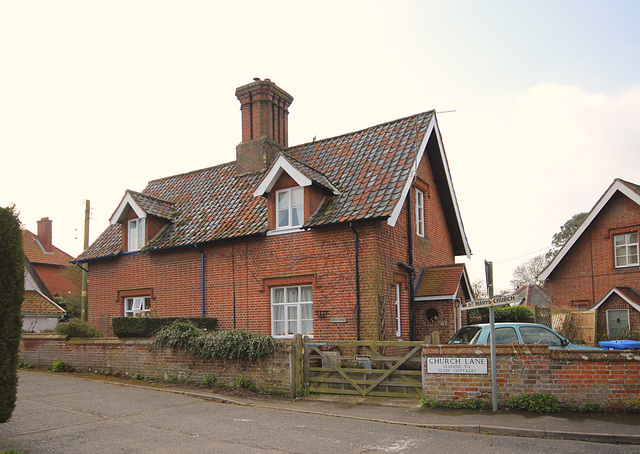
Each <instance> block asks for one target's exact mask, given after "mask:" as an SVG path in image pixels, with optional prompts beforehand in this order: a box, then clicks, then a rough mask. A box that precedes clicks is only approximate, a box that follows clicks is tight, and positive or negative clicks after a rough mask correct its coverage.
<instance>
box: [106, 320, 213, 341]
mask: <svg viewBox="0 0 640 454" xmlns="http://www.w3.org/2000/svg"><path fill="white" fill-rule="evenodd" d="M175 320H183V321H190V322H192V323H193V324H194V325H196V326H197V327H198V328H202V329H206V330H207V331H215V329H216V327H217V326H218V319H217V318H214V317H114V318H113V320H112V321H111V327H112V328H113V334H115V335H116V336H118V337H153V336H154V335H155V334H156V333H157V332H158V331H160V329H162V327H164V326H168V325H171V324H172V323H173V322H174V321H175Z"/></svg>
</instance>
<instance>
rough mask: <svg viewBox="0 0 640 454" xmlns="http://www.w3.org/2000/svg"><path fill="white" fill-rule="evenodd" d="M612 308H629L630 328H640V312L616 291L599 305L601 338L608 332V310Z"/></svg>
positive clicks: (631, 329) (599, 331) (635, 329)
mask: <svg viewBox="0 0 640 454" xmlns="http://www.w3.org/2000/svg"><path fill="white" fill-rule="evenodd" d="M610 309H627V310H628V311H629V330H630V331H637V330H640V312H638V311H637V310H636V309H635V308H634V307H632V306H631V305H629V304H628V303H627V302H626V301H625V300H623V299H622V298H621V297H620V296H618V295H617V294H615V293H614V294H613V295H611V296H610V297H609V298H607V301H605V302H604V303H602V304H601V305H600V306H599V307H598V315H597V317H598V320H597V327H598V338H599V339H600V338H602V336H603V335H605V334H607V331H608V329H607V311H608V310H610Z"/></svg>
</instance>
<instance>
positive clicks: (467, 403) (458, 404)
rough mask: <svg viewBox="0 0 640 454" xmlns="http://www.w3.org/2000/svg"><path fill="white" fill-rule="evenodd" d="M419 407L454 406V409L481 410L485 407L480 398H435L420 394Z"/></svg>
mask: <svg viewBox="0 0 640 454" xmlns="http://www.w3.org/2000/svg"><path fill="white" fill-rule="evenodd" d="M420 407H421V408H427V407H430V408H436V407H444V408H455V409H470V410H482V409H484V407H485V404H484V402H482V401H481V400H477V399H474V400H436V399H434V398H433V397H426V396H422V397H421V398H420Z"/></svg>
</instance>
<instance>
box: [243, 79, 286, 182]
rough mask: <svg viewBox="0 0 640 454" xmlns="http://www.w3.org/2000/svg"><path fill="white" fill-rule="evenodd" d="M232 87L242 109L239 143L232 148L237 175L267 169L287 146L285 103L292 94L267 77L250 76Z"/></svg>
mask: <svg viewBox="0 0 640 454" xmlns="http://www.w3.org/2000/svg"><path fill="white" fill-rule="evenodd" d="M253 80H254V81H253V82H252V83H250V84H247V85H243V86H242V87H238V88H237V89H236V97H237V98H238V101H240V111H241V112H242V142H240V144H238V146H237V147H236V172H237V174H238V175H245V174H249V173H258V172H263V171H265V170H267V168H268V167H269V166H270V165H271V163H272V162H273V160H274V159H275V156H276V154H277V153H278V151H280V150H282V149H284V148H287V146H288V139H287V135H288V133H289V127H288V116H289V110H288V109H289V106H290V105H291V102H292V101H293V97H292V96H291V95H290V94H289V93H287V92H286V91H284V90H283V89H281V88H280V87H278V86H277V85H276V84H274V83H273V82H271V80H269V79H265V80H260V79H259V78H255V79H253Z"/></svg>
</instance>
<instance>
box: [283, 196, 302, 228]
mask: <svg viewBox="0 0 640 454" xmlns="http://www.w3.org/2000/svg"><path fill="white" fill-rule="evenodd" d="M303 218H304V188H301V187H296V188H289V189H283V190H281V191H277V192H276V229H290V228H294V227H300V226H301V225H302V223H303V222H304V219H303Z"/></svg>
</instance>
